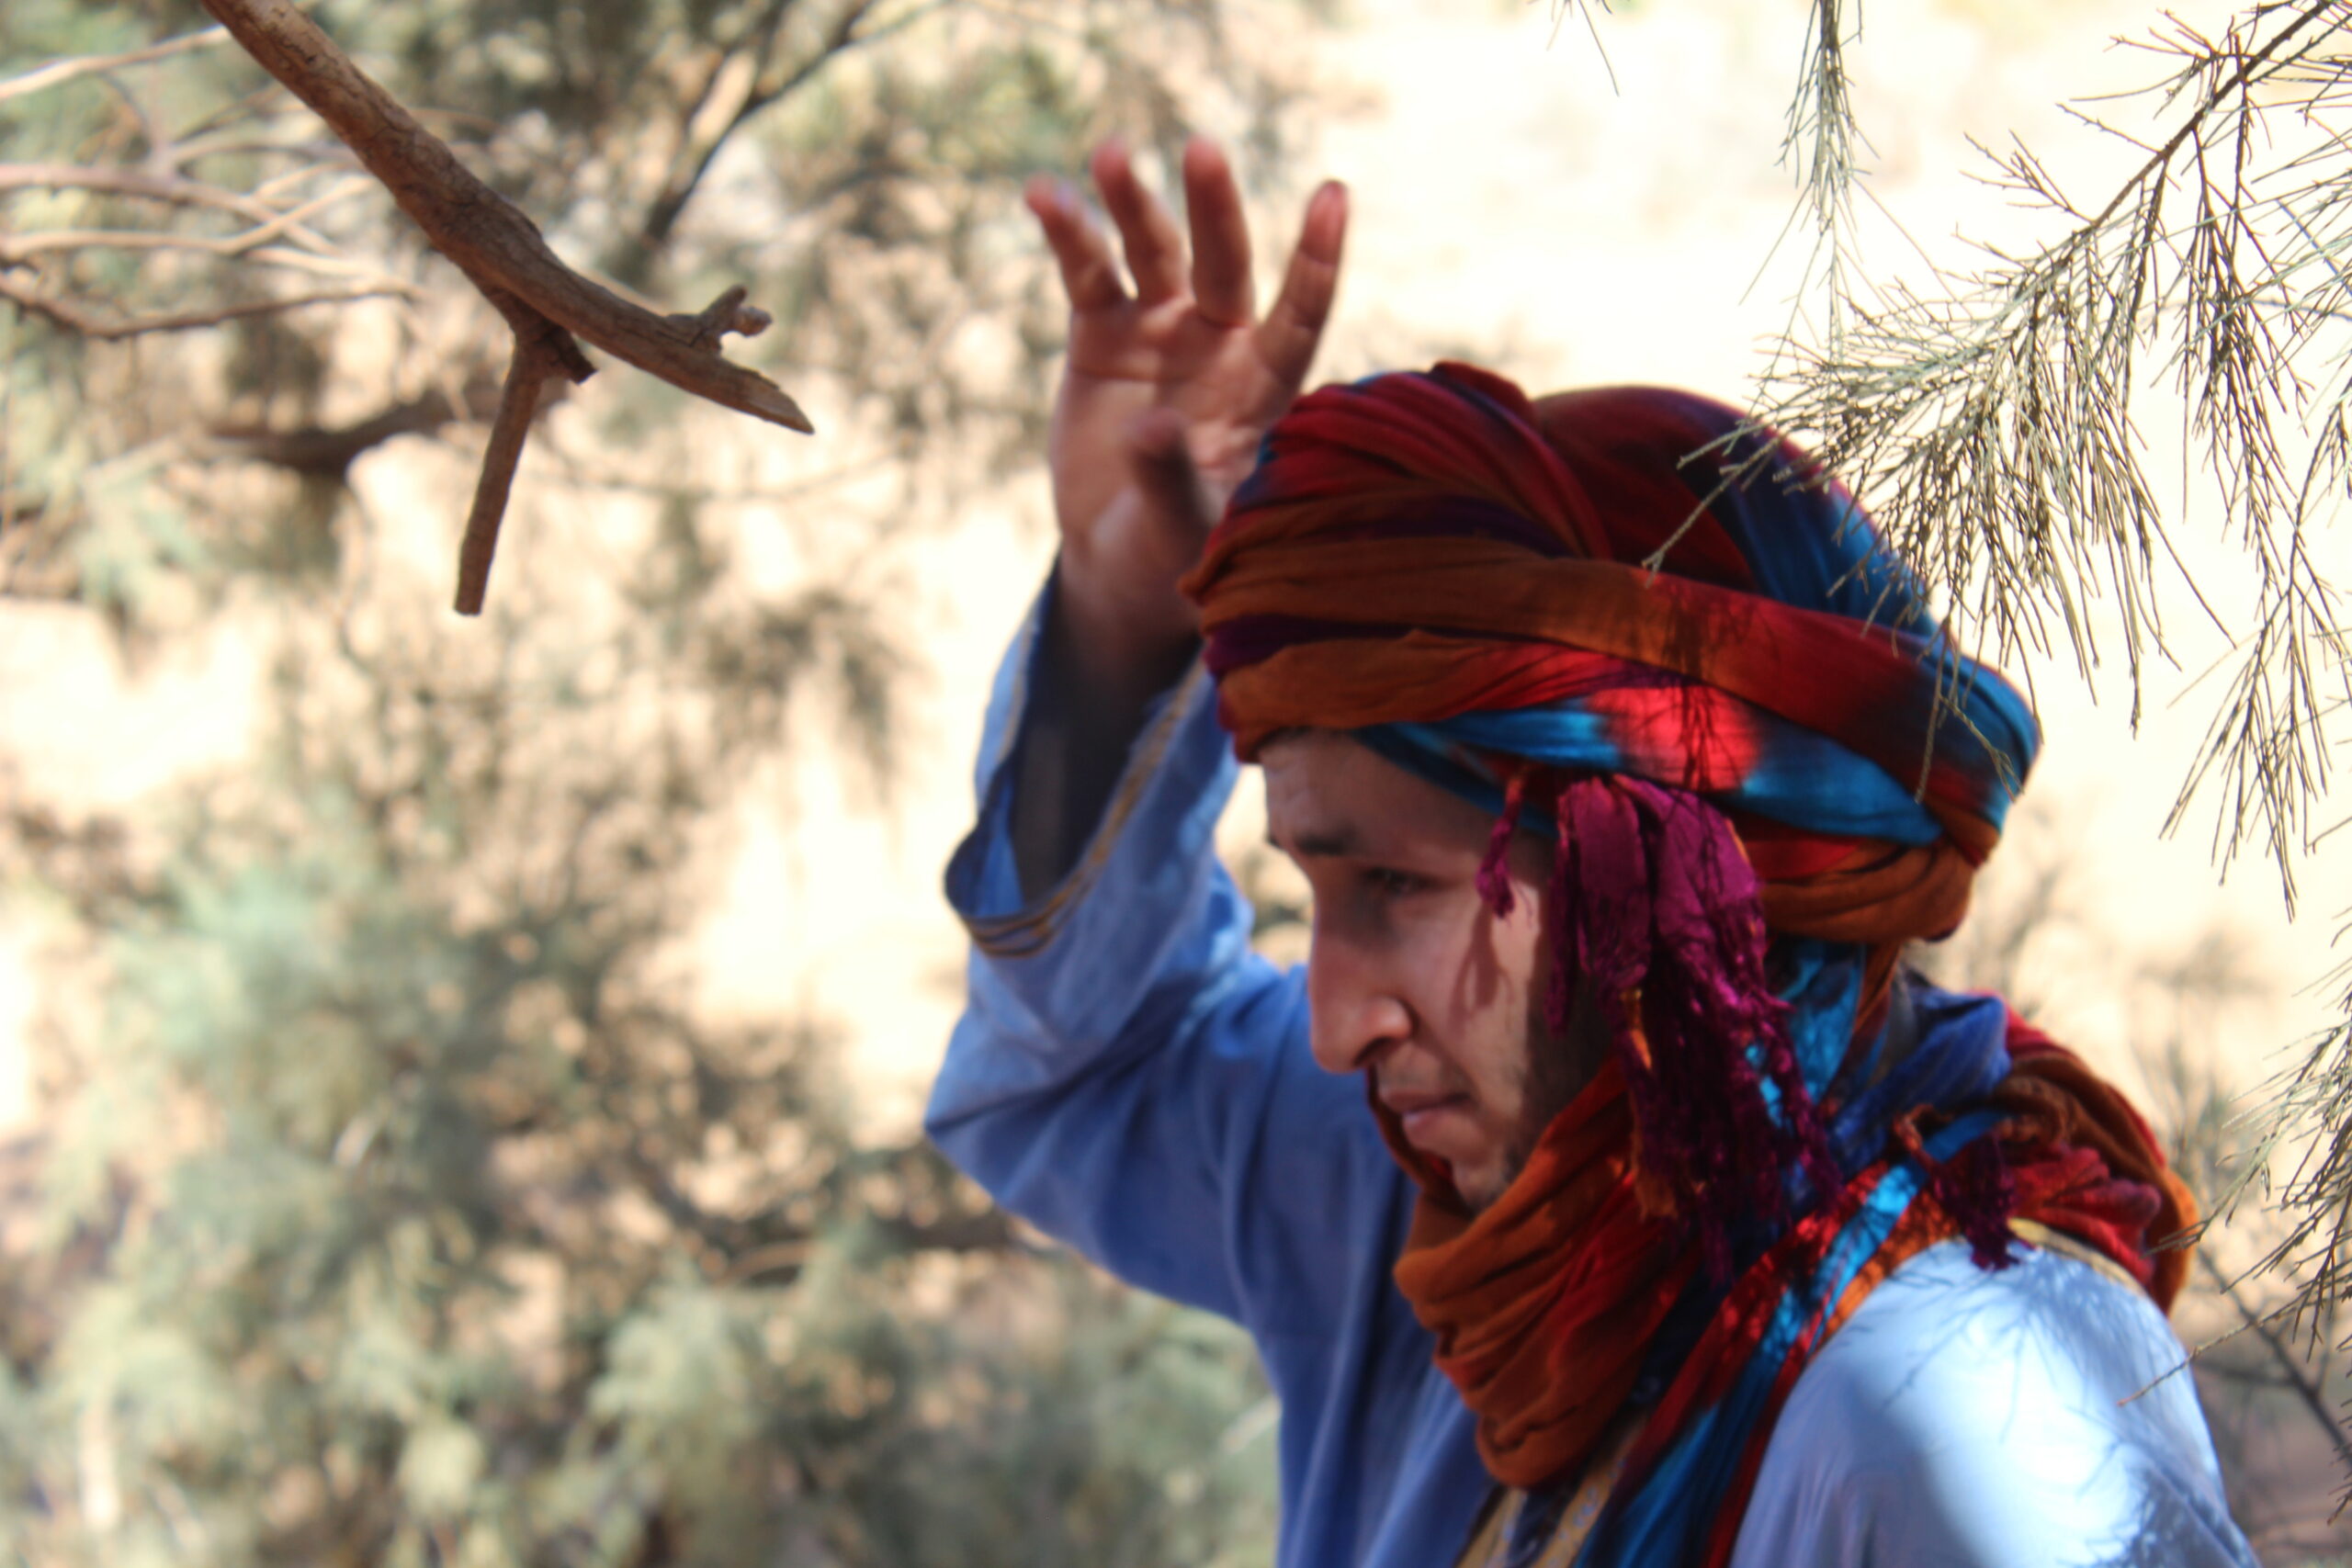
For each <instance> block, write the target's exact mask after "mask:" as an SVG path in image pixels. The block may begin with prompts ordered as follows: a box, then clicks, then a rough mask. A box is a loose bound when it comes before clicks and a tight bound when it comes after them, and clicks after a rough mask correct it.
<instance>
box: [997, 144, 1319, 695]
mask: <svg viewBox="0 0 2352 1568" xmlns="http://www.w3.org/2000/svg"><path fill="white" fill-rule="evenodd" d="M1093 174H1094V183H1095V186H1096V188H1097V189H1098V190H1099V191H1100V192H1101V194H1102V197H1103V207H1104V209H1106V210H1107V211H1108V212H1109V214H1110V216H1111V220H1112V221H1113V223H1114V225H1116V227H1117V229H1118V232H1119V240H1120V245H1121V249H1122V250H1123V251H1124V252H1125V259H1126V268H1125V276H1122V273H1121V269H1120V266H1119V264H1118V261H1117V260H1116V259H1114V256H1113V254H1112V252H1111V246H1110V243H1109V242H1108V239H1107V237H1106V236H1105V235H1104V234H1103V232H1102V231H1101V230H1099V229H1097V228H1096V227H1095V225H1094V224H1093V223H1092V222H1091V220H1089V219H1088V217H1087V215H1086V213H1085V211H1084V210H1083V209H1081V208H1080V204H1079V201H1078V198H1077V194H1076V192H1075V191H1073V190H1072V189H1071V188H1070V187H1069V186H1068V185H1067V184H1065V183H1063V182H1060V181H1056V180H1051V179H1046V178H1043V177H1040V178H1038V179H1035V180H1032V181H1031V182H1030V185H1029V187H1028V191H1027V198H1028V203H1029V208H1030V210H1031V211H1033V212H1034V213H1035V214H1036V217H1037V221H1038V224H1039V226H1040V227H1041V228H1043V230H1044V231H1045V235H1046V243H1047V244H1049V245H1051V246H1052V247H1053V252H1054V256H1055V259H1056V261H1057V263H1058V264H1059V265H1060V268H1061V276H1062V285H1063V288H1065V289H1066V290H1067V291H1068V293H1069V302H1070V331H1069V363H1068V366H1067V367H1066V368H1065V370H1064V372H1063V376H1062V385H1061V392H1060V395H1059V397H1058V398H1057V400H1056V402H1055V405H1054V421H1053V429H1052V434H1051V437H1050V444H1049V447H1048V456H1049V457H1050V460H1051V465H1052V468H1053V479H1054V509H1055V513H1056V516H1057V520H1058V521H1059V524H1060V526H1061V534H1062V559H1061V582H1060V598H1059V602H1058V610H1059V617H1060V619H1061V622H1062V625H1061V626H1060V628H1059V630H1060V632H1061V634H1062V637H1063V638H1064V639H1065V646H1066V648H1067V650H1068V652H1069V656H1070V658H1071V659H1072V660H1074V661H1075V663H1076V665H1077V666H1078V671H1079V672H1080V677H1081V679H1082V680H1083V681H1084V682H1086V683H1087V684H1088V685H1090V686H1092V687H1094V688H1095V693H1096V694H1097V695H1099V696H1100V697H1103V698H1107V699H1109V700H1111V701H1113V702H1114V703H1115V702H1117V701H1119V700H1120V699H1121V698H1125V699H1128V700H1133V699H1135V698H1137V697H1140V696H1142V695H1144V694H1148V693H1149V692H1152V691H1157V690H1159V688H1160V687H1161V686H1164V685H1165V684H1166V683H1167V682H1168V681H1169V680H1170V678H1172V676H1173V675H1174V673H1175V671H1177V670H1179V669H1181V668H1182V664H1183V662H1184V661H1185V660H1187V659H1189V658H1190V657H1191V653H1192V649H1193V644H1194V639H1195V637H1196V636H1197V626H1196V624H1195V620H1194V617H1193V612H1192V607H1191V606H1190V605H1189V604H1187V603H1186V602H1185V600H1184V598H1183V596H1182V594H1180V593H1179V592H1177V591H1176V582H1177V580H1178V579H1179V578H1181V577H1182V575H1183V574H1184V572H1185V570H1187V569H1188V568H1190V567H1191V566H1192V564H1193V561H1194V560H1195V559H1197V558H1198V557H1199V555H1200V549H1201V542H1202V540H1203V539H1204V537H1205V536H1206V535H1207V532H1208V529H1209V527H1210V525H1212V524H1213V523H1214V522H1215V521H1216V516H1217V513H1219V512H1220V511H1221V510H1222V509H1223V507H1224V504H1225V500H1226V497H1227V496H1228V495H1230V494H1231V493H1232V491H1233V489H1234V487H1235V486H1236V485H1238V484H1239V483H1240V481H1241V479H1243V478H1244V477H1245V476H1246V475H1247V474H1248V473H1249V471H1250V464H1251V462H1252V461H1253V459H1254V458H1255V456H1256V453H1257V448H1258V443H1259V439H1260V437H1261V436H1262V435H1263V434H1265V431H1266V427H1267V426H1268V425H1270V424H1272V423H1273V422H1274V420H1275V419H1276V418H1278V417H1279V416H1280V415H1281V414H1282V412H1283V410H1284V409H1286V408H1288V407H1289V406H1290V403H1291V401H1292V400H1293V399H1295V397H1297V396H1298V392H1299V389H1300V387H1301V385H1302V384H1303V383H1304V382H1305V380H1306V372H1307V368H1308V367H1309V365H1310V364H1311V363H1312V362H1313V360H1314V357H1315V349H1316V345H1317V343H1318V342H1319V341H1320V340H1321V338H1322V335H1323V324H1324V322H1325V321H1326V320H1327V319H1328V318H1329V315H1330V311H1331V301H1332V298H1333V295H1334V294H1335V292H1336V291H1337V288H1338V285H1339V270H1340V247H1341V243H1342V241H1343V239H1344V237H1345V233H1346V230H1347V192H1346V190H1345V188H1344V187H1343V186H1340V185H1339V184H1338V183H1337V182H1336V181H1332V182H1327V183H1326V184H1325V185H1323V186H1321V187H1320V188H1319V189H1317V191H1316V193H1315V195H1314V197H1312V198H1311V199H1310V200H1309V201H1308V203H1307V208H1306V220H1305V221H1304V223H1303V224H1302V226H1301V229H1300V233H1299V240H1298V244H1297V248H1296V249H1295V251H1294V252H1293V253H1292V255H1291V260H1290V266H1289V268H1288V271H1287V272H1286V274H1285V276H1284V277H1283V287H1282V293H1281V295H1280V297H1279V298H1277V299H1275V301H1274V304H1273V308H1272V310H1269V311H1267V312H1266V314H1265V316H1264V317H1263V318H1261V317H1260V316H1259V315H1258V312H1257V302H1256V299H1255V292H1254V289H1253V287H1252V285H1251V281H1250V229H1249V223H1248V220H1246V219H1245V218H1244V217H1243V215H1242V209H1241V194H1240V192H1239V190H1238V188H1237V187H1236V186H1235V185H1234V180H1233V172H1232V169H1231V167H1230V166H1229V165H1228V164H1227V162H1226V159H1225V154H1224V153H1223V152H1220V151H1219V150H1218V148H1217V146H1216V143H1214V142H1212V141H1207V140H1206V139H1204V138H1195V139H1194V140H1193V141H1192V142H1191V143H1190V144H1189V145H1188V146H1186V148H1185V149H1184V195H1185V205H1186V208H1187V209H1188V210H1189V212H1190V214H1191V218H1192V245H1191V253H1192V254H1191V257H1190V260H1189V262H1188V260H1187V257H1186V246H1185V242H1184V236H1183V235H1182V233H1181V232H1180V231H1178V229H1177V226H1176V222H1175V220H1174V219H1173V218H1171V217H1170V214H1169V211H1168V209H1167V208H1166V207H1165V206H1164V205H1162V204H1161V202H1160V201H1159V198H1158V197H1155V196H1153V195H1152V194H1151V193H1150V192H1149V191H1148V190H1146V189H1145V188H1144V187H1143V185H1142V183H1141V182H1140V181H1139V180H1137V179H1136V173H1135V168H1134V166H1133V164H1131V163H1130V162H1129V160H1128V156H1127V152H1126V149H1125V147H1123V146H1122V145H1120V144H1119V143H1118V142H1116V141H1106V142H1104V143H1103V145H1102V146H1101V147H1099V148H1097V149H1096V150H1095V153H1094V158H1093Z"/></svg>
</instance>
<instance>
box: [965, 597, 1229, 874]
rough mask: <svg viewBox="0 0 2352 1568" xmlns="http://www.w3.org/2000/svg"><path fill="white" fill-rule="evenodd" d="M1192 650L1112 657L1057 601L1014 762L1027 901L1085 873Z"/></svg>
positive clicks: (1016, 835)
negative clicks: (1130, 766) (1092, 844)
mask: <svg viewBox="0 0 2352 1568" xmlns="http://www.w3.org/2000/svg"><path fill="white" fill-rule="evenodd" d="M1195 646H1196V645H1194V644H1186V645H1184V646H1182V647H1176V648H1167V649H1159V650H1158V651H1156V652H1153V653H1150V654H1146V655H1142V656H1137V657H1130V656H1126V655H1124V654H1119V655H1114V654H1112V653H1110V652H1109V651H1108V650H1107V649H1106V641H1105V638H1104V637H1103V634H1102V631H1101V629H1100V628H1094V627H1087V626H1079V625H1074V624H1073V615H1072V611H1071V608H1070V600H1069V595H1068V594H1067V593H1061V592H1057V593H1054V594H1052V595H1051V596H1050V598H1049V600H1048V602H1047V605H1046V617H1045V624H1044V626H1042V627H1041V628H1040V642H1039V648H1038V656H1037V661H1036V664H1035V692H1034V693H1033V694H1032V699H1031V708H1030V711H1029V713H1028V715H1027V716H1026V722H1025V723H1024V725H1023V730H1022V736H1021V744H1020V748H1019V750H1018V751H1017V752H1016V753H1015V755H1014V757H1013V760H1012V769H1013V774H1012V785H1013V788H1012V820H1011V823H1010V828H1011V835H1012V853H1013V864H1014V866H1015V868H1016V870H1017V872H1018V874H1019V876H1020V880H1021V892H1022V897H1024V898H1037V897H1043V896H1044V895H1045V894H1046V892H1047V891H1048V890H1050V889H1051V888H1052V887H1054V886H1056V885H1057V883H1059V882H1060V881H1061V880H1062V879H1063V878H1064V877H1065V876H1067V875H1069V872H1070V869H1071V868H1072V867H1073V866H1075V865H1076V864H1077V863H1078V858H1079V855H1080V852H1081V851H1083V850H1084V849H1085V847H1086V844H1087V841H1088V840H1090V839H1091V837H1092V836H1093V833H1094V829H1095V828H1096V826H1097V825H1098V824H1099V823H1101V821H1102V820H1103V808H1104V807H1106V806H1107V805H1108V804H1109V803H1110V799H1111V796H1112V794H1113V793H1114V791H1115V790H1116V789H1117V787H1118V783H1119V778H1120V775H1121V774H1122V773H1124V772H1125V768H1126V764H1127V758H1128V754H1129V752H1130V751H1131V750H1133V749H1134V746H1135V742H1136V737H1137V736H1139V735H1141V734H1142V733H1143V728H1144V724H1145V722H1146V720H1147V719H1148V717H1149V716H1150V714H1151V710H1152V707H1153V705H1154V703H1155V702H1156V701H1157V700H1158V699H1159V697H1160V696H1161V695H1162V694H1165V693H1166V692H1167V691H1168V690H1169V688H1170V687H1171V686H1173V685H1174V684H1175V683H1176V682H1177V681H1178V680H1180V679H1181V678H1182V675H1183V673H1184V671H1185V668H1186V667H1187V666H1188V665H1189V664H1190V663H1191V661H1192V659H1193V651H1194V648H1195Z"/></svg>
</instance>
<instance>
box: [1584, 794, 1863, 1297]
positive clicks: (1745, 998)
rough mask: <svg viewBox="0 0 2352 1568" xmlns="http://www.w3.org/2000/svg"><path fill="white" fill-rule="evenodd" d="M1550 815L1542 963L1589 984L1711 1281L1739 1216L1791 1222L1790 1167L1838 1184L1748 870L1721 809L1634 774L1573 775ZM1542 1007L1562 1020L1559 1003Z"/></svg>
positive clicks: (1816, 1186) (1648, 1139)
mask: <svg viewBox="0 0 2352 1568" xmlns="http://www.w3.org/2000/svg"><path fill="white" fill-rule="evenodd" d="M1555 813H1556V815H1557V817H1558V819H1559V825H1560V834H1561V842H1560V850H1559V863H1558V869H1557V870H1556V872H1555V886H1556V888H1557V892H1558V897H1559V905H1560V911H1561V916H1560V921H1559V925H1558V927H1557V929H1556V930H1555V943H1556V944H1557V946H1556V948H1555V968H1562V969H1566V970H1568V971H1570V972H1571V973H1572V974H1573V975H1574V976H1576V977H1577V978H1579V979H1581V980H1582V981H1583V982H1584V983H1585V984H1587V985H1589V986H1590V987H1592V989H1593V992H1594V997H1595V999H1596V1000H1597V1001H1598V1002H1599V1003H1600V1010H1601V1014H1602V1016H1603V1017H1604V1018H1605V1019H1606V1020H1607V1021H1608V1022H1609V1026H1610V1030H1611V1035H1612V1037H1613V1041H1614V1044H1615V1049H1616V1054H1617V1057H1618V1062H1619V1065H1620V1066H1621V1067H1622V1068H1623V1072H1624V1075H1625V1081H1626V1088H1627V1093H1628V1097H1629V1099H1630V1100H1631V1101H1632V1108H1633V1112H1634V1125H1635V1126H1636V1128H1637V1129H1638V1130H1639V1133H1640V1135H1641V1148H1642V1163H1643V1166H1644V1168H1645V1171H1646V1173H1647V1174H1649V1175H1651V1176H1653V1177H1655V1178H1657V1179H1659V1180H1660V1181H1661V1182H1662V1183H1663V1184H1664V1185H1665V1186H1666V1187H1667V1188H1668V1190H1670V1191H1672V1192H1673V1193H1674V1194H1675V1195H1676V1199H1677V1201H1678V1202H1679V1204H1680V1205H1681V1206H1682V1211H1683V1213H1684V1215H1685V1217H1686V1218H1687V1219H1688V1220H1689V1221H1690V1222H1691V1224H1692V1225H1693V1226H1694V1227H1695V1229H1696V1231H1697V1233H1698V1239H1699V1242H1700V1245H1701V1248H1702V1255H1703V1257H1704V1258H1705V1261H1706V1265H1707V1268H1708V1270H1709V1273H1710V1274H1711V1275H1712V1276H1713V1277H1714V1278H1716V1279H1719V1280H1720V1279H1723V1278H1725V1277H1727V1274H1728V1271H1729V1269H1730V1268H1731V1261H1732V1260H1731V1247H1730V1236H1731V1233H1732V1231H1733V1229H1734V1228H1735V1227H1736V1225H1737V1224H1739V1223H1740V1222H1742V1221H1743V1220H1748V1219H1756V1218H1761V1219H1763V1220H1766V1221H1767V1222H1770V1223H1776V1224H1777V1223H1781V1222H1785V1221H1786V1220H1787V1219H1789V1218H1790V1217H1791V1216H1790V1214H1789V1191H1790V1185H1791V1182H1790V1178H1791V1177H1792V1174H1793V1173H1794V1172H1795V1171H1796V1170H1797V1169H1799V1168H1802V1169H1803V1170H1804V1172H1805V1175H1806V1177H1807V1178H1808V1179H1809V1181H1810V1184H1811V1188H1812V1190H1813V1192H1814V1193H1815V1194H1824V1193H1828V1192H1833V1191H1836V1190H1838V1186H1839V1183H1838V1179H1837V1178H1836V1175H1835V1171H1834V1167H1833V1164H1832V1162H1831V1160H1830V1157H1829V1152H1828V1140H1827V1138H1826V1134H1824V1133H1823V1130H1822V1126H1821V1120H1820V1116H1819V1113H1818V1111H1816V1109H1815V1105H1814V1103H1813V1098H1812V1096H1811V1095H1810V1094H1808V1093H1807V1092H1806V1090H1805V1088H1804V1079H1803V1077H1802V1075H1801V1074H1800V1072H1799V1070H1798V1067H1797V1063H1796V1052H1795V1050H1794V1048H1793V1047H1792V1045H1791V1043H1790V1042H1789V1037H1788V1029H1787V1023H1786V1015H1787V1011H1788V1009H1787V1005H1786V1004H1785V1003H1783V1002H1782V1001H1781V999H1780V998H1778V997H1775V996H1774V995H1773V994H1772V988H1771V985H1770V980H1769V979H1768V977H1767V976H1766V972H1765V962H1764V957H1765V943H1766V936H1765V931H1764V916H1763V908H1762V904H1761V902H1760V892H1759V888H1758V884H1757V880H1756V874H1755V871H1754V869H1753V868H1752V867H1751V866H1749V864H1748V863H1747V855H1746V854H1745V853H1744V852H1742V851H1741V849H1740V846H1739V840H1738V838H1737V836H1736V834H1735V832H1734V831H1733V829H1732V826H1731V824H1730V822H1729V821H1728V820H1726V819H1725V818H1724V816H1723V814H1722V813H1720V812H1718V811H1717V810H1715V809H1714V808H1713V807H1711V806H1709V805H1707V804H1706V803H1705V802H1703V801H1702V800H1700V799H1699V798H1697V797H1696V796H1694V795H1687V794H1684V793H1682V792H1680V791H1676V790H1668V789H1666V788H1663V787H1661V786H1659V785H1657V784H1651V783H1649V782H1647V781H1646V780H1643V779H1637V778H1630V777H1626V776H1624V775H1620V774H1611V775H1600V776H1593V777H1586V778H1578V779H1573V780H1570V781H1569V782H1568V783H1567V784H1565V785H1564V786H1563V787H1562V788H1561V790H1560V792H1559V795H1558V799H1557V803H1556V805H1555ZM1553 1010H1555V1011H1556V1012H1558V1013H1560V1014H1562V1015H1563V1016H1565V1013H1566V1006H1565V1001H1564V1000H1556V1001H1555V1004H1554V1007H1553ZM1750 1047H1754V1048H1755V1052H1754V1054H1755V1055H1756V1056H1757V1057H1758V1059H1759V1060H1758V1061H1757V1062H1751V1060H1750ZM1759 1066H1760V1068H1761V1070H1760V1071H1759V1070H1758V1068H1759ZM1768 1079H1769V1080H1770V1083H1771V1085H1772V1088H1773V1089H1774V1090H1775V1091H1776V1095H1777V1098H1778V1100H1779V1101H1780V1104H1781V1115H1780V1117H1779V1119H1778V1120H1777V1121H1776V1120H1775V1119H1774V1117H1773V1115H1772V1112H1771V1111H1770V1107H1769V1102H1768V1100H1767V1098H1766V1094H1765V1089H1764V1084H1765V1082H1766V1080H1768Z"/></svg>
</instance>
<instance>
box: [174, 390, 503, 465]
mask: <svg viewBox="0 0 2352 1568" xmlns="http://www.w3.org/2000/svg"><path fill="white" fill-rule="evenodd" d="M497 389H498V383H497V381H496V380H495V379H494V378H491V377H488V376H481V377H476V378H468V379H467V380H466V383H465V385H464V387H463V388H462V389H460V390H459V393H458V397H457V398H456V399H455V400H452V399H451V397H450V396H449V395H448V394H447V393H446V392H441V391H437V390H436V391H431V392H427V393H425V394H424V396H422V397H417V398H411V399H408V400H404V401H401V402H397V403H394V404H392V405H390V407H388V408H386V409H384V410H382V411H381V412H378V413H374V414H371V415H369V416H368V418H366V419H363V420H359V421H356V422H355V423H350V424H340V425H327V426H317V425H313V426H306V427H302V428H299V429H291V430H277V429H260V428H227V429H220V430H215V431H214V432H213V433H212V436H213V439H214V441H215V442H217V443H218V444H219V445H220V448H221V450H222V452H223V453H224V454H225V455H228V456H232V457H238V458H241V459H243V460H245V461H248V462H256V463H267V464H269V465H270V466H272V467H274V468H284V469H286V470H287V471H288V473H295V474H308V475H313V476H316V477H318V478H321V479H340V478H342V477H343V476H344V475H345V473H346V472H348V471H349V469H350V468H351V465H352V464H353V463H355V462H356V461H358V460H359V458H360V457H362V456H363V455H364V454H366V453H368V452H370V451H373V450H374V449H375V448H376V447H378V446H382V445H383V444H384V443H385V442H387V441H391V440H396V439H397V438H399V437H401V436H403V435H429V434H432V433H433V432H435V431H436V430H439V429H441V428H442V427H443V426H445V425H448V424H453V423H457V422H458V421H459V420H474V419H488V418H490V417H492V413H493V412H494V411H495V408H496V401H497Z"/></svg>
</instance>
